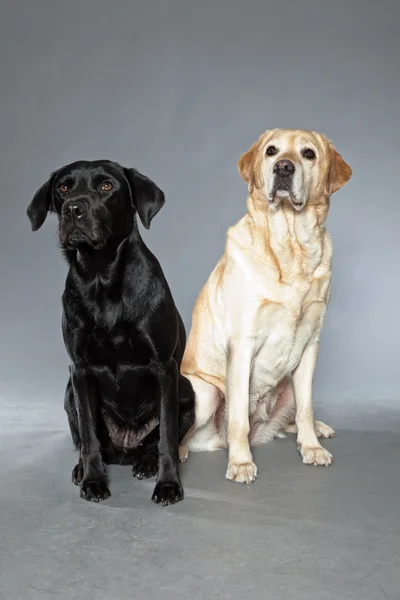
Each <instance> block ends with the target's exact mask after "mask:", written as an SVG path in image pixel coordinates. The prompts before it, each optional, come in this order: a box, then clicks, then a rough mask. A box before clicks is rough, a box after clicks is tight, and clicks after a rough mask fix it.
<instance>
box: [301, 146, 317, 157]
mask: <svg viewBox="0 0 400 600" xmlns="http://www.w3.org/2000/svg"><path fill="white" fill-rule="evenodd" d="M303 156H304V158H306V159H307V160H314V158H315V152H314V150H311V148H306V149H305V150H303Z"/></svg>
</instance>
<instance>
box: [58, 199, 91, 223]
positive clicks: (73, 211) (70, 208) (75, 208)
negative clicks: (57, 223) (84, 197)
mask: <svg viewBox="0 0 400 600" xmlns="http://www.w3.org/2000/svg"><path fill="white" fill-rule="evenodd" d="M62 211H63V214H64V215H65V216H66V217H69V218H70V219H74V218H75V219H79V217H82V215H84V214H85V212H86V209H85V206H84V205H83V204H82V202H79V201H75V202H74V201H73V200H71V201H70V202H66V203H65V204H64V206H63V209H62Z"/></svg>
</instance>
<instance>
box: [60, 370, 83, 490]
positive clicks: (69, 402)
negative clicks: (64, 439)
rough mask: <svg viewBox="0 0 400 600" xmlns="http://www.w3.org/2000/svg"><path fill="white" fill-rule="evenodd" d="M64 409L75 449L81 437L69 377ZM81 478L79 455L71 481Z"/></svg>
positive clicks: (79, 443)
mask: <svg viewBox="0 0 400 600" xmlns="http://www.w3.org/2000/svg"><path fill="white" fill-rule="evenodd" d="M64 410H65V412H66V413H67V417H68V424H69V429H70V432H71V437H72V442H73V444H74V446H75V449H76V450H80V448H81V438H80V436H79V423H78V414H77V412H76V406H75V398H74V390H73V387H72V381H71V377H70V378H69V380H68V383H67V389H66V390H65V398H64ZM82 479H83V464H82V459H81V458H80V457H79V462H78V464H77V465H75V467H74V468H73V470H72V483H74V484H75V485H81V483H82Z"/></svg>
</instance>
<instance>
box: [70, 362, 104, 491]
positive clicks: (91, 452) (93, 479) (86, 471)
mask: <svg viewBox="0 0 400 600" xmlns="http://www.w3.org/2000/svg"><path fill="white" fill-rule="evenodd" d="M71 381H72V387H73V390H74V397H75V406H76V412H77V415H78V423H79V437H80V458H79V463H78V465H77V466H76V467H75V469H74V472H75V471H78V472H79V471H80V473H79V475H80V477H79V479H80V480H81V481H80V486H81V497H82V498H85V500H92V501H94V502H100V500H105V499H106V498H109V497H110V496H111V492H110V490H109V489H108V486H107V472H106V469H105V466H104V463H103V460H102V456H101V446H100V442H99V440H98V439H97V435H96V417H97V410H98V399H97V398H96V394H95V390H94V387H93V383H92V382H91V380H90V376H89V375H88V373H87V372H86V371H85V369H82V368H77V367H72V369H71Z"/></svg>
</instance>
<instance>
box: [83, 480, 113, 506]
mask: <svg viewBox="0 0 400 600" xmlns="http://www.w3.org/2000/svg"><path fill="white" fill-rule="evenodd" d="M110 496H111V492H110V490H109V489H108V487H107V484H106V482H105V481H82V484H81V498H84V499H85V500H89V502H101V500H107V498H109V497H110Z"/></svg>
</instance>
